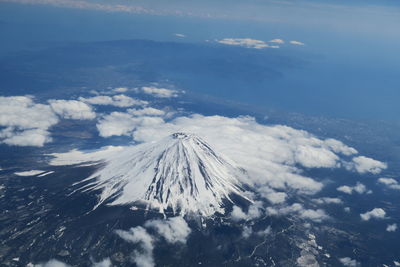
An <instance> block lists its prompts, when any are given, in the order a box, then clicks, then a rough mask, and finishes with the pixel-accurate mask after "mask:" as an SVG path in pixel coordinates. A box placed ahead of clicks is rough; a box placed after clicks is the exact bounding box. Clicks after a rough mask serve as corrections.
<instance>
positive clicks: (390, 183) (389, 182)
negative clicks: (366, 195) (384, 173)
mask: <svg viewBox="0 0 400 267" xmlns="http://www.w3.org/2000/svg"><path fill="white" fill-rule="evenodd" d="M378 183H381V184H383V185H385V186H387V187H388V188H390V189H395V190H400V183H399V182H398V181H397V180H395V179H393V178H379V179H378Z"/></svg>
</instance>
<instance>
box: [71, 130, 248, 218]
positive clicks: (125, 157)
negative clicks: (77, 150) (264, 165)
mask: <svg viewBox="0 0 400 267" xmlns="http://www.w3.org/2000/svg"><path fill="white" fill-rule="evenodd" d="M84 158H86V159H88V161H89V159H90V161H102V162H103V164H102V165H101V167H100V168H98V169H97V170H96V171H95V172H94V173H93V174H92V175H91V176H90V177H88V178H87V179H85V180H83V181H82V182H80V183H78V186H79V185H80V184H81V186H79V189H78V190H79V191H92V190H101V193H100V195H99V200H98V204H97V206H99V205H101V204H102V203H106V204H108V205H132V206H143V205H145V206H146V208H148V209H157V210H158V211H159V212H161V213H164V214H165V213H166V212H167V211H171V212H172V213H173V214H179V215H185V214H187V213H195V214H199V215H202V216H211V215H213V214H215V213H216V212H218V213H222V214H223V213H224V212H225V209H224V208H225V207H224V206H225V204H224V203H233V200H232V199H233V198H232V196H234V195H235V196H239V197H241V198H244V199H247V198H246V196H245V194H244V191H243V189H242V184H241V182H240V180H241V177H242V178H243V176H246V172H245V171H244V170H243V169H241V168H239V167H237V166H236V164H235V163H234V162H233V161H231V160H229V159H227V158H226V157H224V156H223V155H220V154H218V153H217V152H215V151H214V150H213V149H212V148H211V147H210V145H209V144H207V143H206V142H205V141H203V140H202V139H201V138H200V137H198V136H197V135H195V134H188V133H174V134H172V135H170V136H168V137H166V138H164V139H161V140H160V141H158V142H153V143H145V144H140V145H136V146H131V147H124V148H122V149H118V150H117V151H112V152H111V153H101V152H100V153H98V152H97V154H96V152H95V153H93V155H90V153H87V154H84ZM75 159H76V158H75ZM76 160H78V161H80V163H83V162H84V161H85V160H79V159H76ZM83 184H84V185H83ZM247 200H248V199H247ZM97 206H96V207H97Z"/></svg>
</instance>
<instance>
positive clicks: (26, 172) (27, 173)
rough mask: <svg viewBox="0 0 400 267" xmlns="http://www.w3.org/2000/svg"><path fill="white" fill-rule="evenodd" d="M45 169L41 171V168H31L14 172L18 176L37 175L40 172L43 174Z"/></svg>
mask: <svg viewBox="0 0 400 267" xmlns="http://www.w3.org/2000/svg"><path fill="white" fill-rule="evenodd" d="M44 172H45V171H40V170H31V171H23V172H14V174H15V175H18V176H35V175H38V174H42V173H44Z"/></svg>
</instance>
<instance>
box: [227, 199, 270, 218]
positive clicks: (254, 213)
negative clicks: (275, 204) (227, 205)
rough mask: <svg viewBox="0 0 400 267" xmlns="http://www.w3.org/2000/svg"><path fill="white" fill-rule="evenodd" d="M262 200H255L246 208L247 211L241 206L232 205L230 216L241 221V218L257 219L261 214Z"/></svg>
mask: <svg viewBox="0 0 400 267" xmlns="http://www.w3.org/2000/svg"><path fill="white" fill-rule="evenodd" d="M262 214H263V213H262V202H261V201H255V202H254V203H253V204H251V205H250V206H249V208H248V211H247V213H246V212H244V211H243V210H242V208H240V207H238V206H236V205H235V206H233V209H232V212H231V214H230V217H231V219H232V220H234V221H242V220H246V221H248V220H253V219H257V218H259V217H261V216H262Z"/></svg>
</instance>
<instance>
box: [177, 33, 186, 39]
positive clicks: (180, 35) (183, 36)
mask: <svg viewBox="0 0 400 267" xmlns="http://www.w3.org/2000/svg"><path fill="white" fill-rule="evenodd" d="M174 35H175V36H176V37H179V38H185V37H186V35H184V34H182V33H175V34H174Z"/></svg>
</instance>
